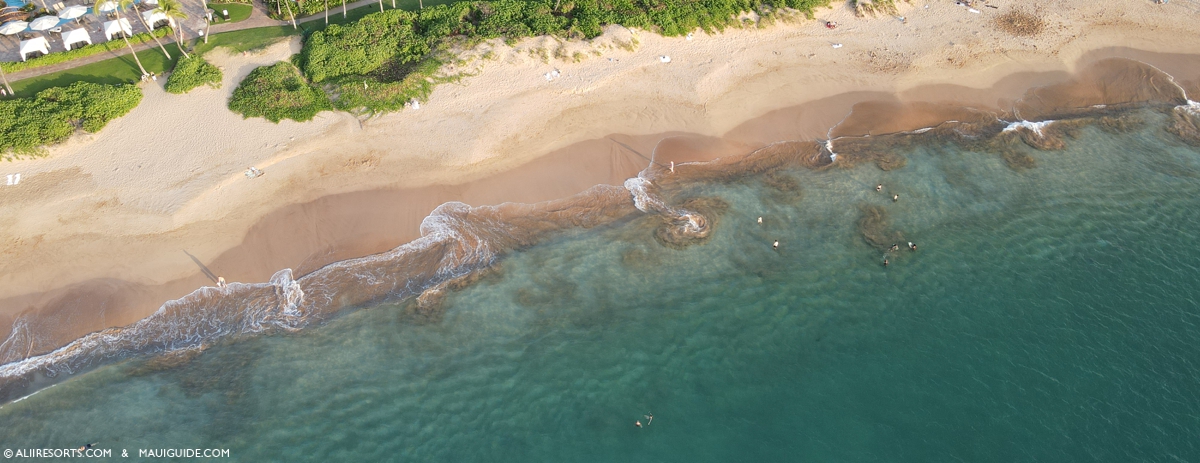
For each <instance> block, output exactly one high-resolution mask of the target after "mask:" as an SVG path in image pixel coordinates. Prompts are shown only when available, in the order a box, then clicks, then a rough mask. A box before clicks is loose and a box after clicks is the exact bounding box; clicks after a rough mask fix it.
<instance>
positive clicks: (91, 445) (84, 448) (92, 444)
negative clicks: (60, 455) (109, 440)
mask: <svg viewBox="0 0 1200 463" xmlns="http://www.w3.org/2000/svg"><path fill="white" fill-rule="evenodd" d="M97 444H99V442H92V443H90V444H88V445H84V446H82V447H79V451H80V452H83V451H86V450H87V449H90V448H92V447H95V446H96V445H97Z"/></svg>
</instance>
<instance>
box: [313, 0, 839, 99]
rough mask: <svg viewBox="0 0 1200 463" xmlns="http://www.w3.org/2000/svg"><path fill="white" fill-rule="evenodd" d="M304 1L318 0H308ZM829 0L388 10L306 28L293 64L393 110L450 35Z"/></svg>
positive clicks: (717, 24)
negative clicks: (322, 27)
mask: <svg viewBox="0 0 1200 463" xmlns="http://www.w3.org/2000/svg"><path fill="white" fill-rule="evenodd" d="M310 3H318V2H315V1H312V0H310ZM828 3H829V0H756V1H750V0H638V1H634V0H493V1H466V2H457V3H451V4H441V5H435V6H430V7H427V8H425V9H422V10H420V11H417V12H408V11H402V10H389V11H384V12H379V13H372V14H369V15H366V16H365V17H363V18H362V20H360V21H358V22H355V23H353V24H348V25H331V26H329V27H328V28H326V29H325V30H323V31H316V32H313V33H312V34H311V35H310V36H309V37H308V39H307V40H306V41H305V43H304V49H303V51H302V52H301V54H300V56H299V59H298V64H299V65H300V67H301V69H303V71H304V73H305V75H307V76H308V77H309V78H310V79H311V80H312V82H315V83H321V84H323V85H324V86H325V88H327V89H329V90H330V91H331V92H332V93H333V94H334V95H336V102H335V104H336V106H337V107H338V108H340V109H345V110H349V111H358V110H367V111H388V110H396V109H399V108H401V107H402V106H403V104H404V103H405V102H407V101H409V100H411V99H413V98H417V99H423V98H425V97H427V96H428V95H429V92H430V91H431V90H432V87H433V85H435V84H436V83H438V79H437V78H436V77H435V76H436V75H437V69H438V67H439V66H440V60H439V58H438V53H437V52H438V51H439V50H444V49H445V48H446V46H447V44H448V43H449V41H450V39H452V38H457V39H459V40H466V42H467V43H473V42H477V41H480V40H487V39H494V38H501V37H503V38H506V39H520V38H524V37H530V36H536V35H559V36H563V37H567V38H592V37H596V36H598V35H600V33H601V32H602V29H603V27H604V26H606V25H610V24H620V25H623V26H626V27H636V28H641V29H645V30H650V31H653V32H657V33H660V34H663V35H668V36H673V35H683V34H686V33H688V32H690V31H693V30H696V29H702V30H705V31H718V30H722V29H724V28H725V27H729V26H735V25H738V24H739V22H738V20H737V16H738V15H740V14H742V13H746V12H755V13H757V14H758V15H760V16H764V17H769V16H771V15H773V14H775V13H776V12H777V11H779V10H780V9H783V8H789V9H793V10H798V11H801V12H803V13H805V14H808V15H810V16H811V12H812V10H813V9H814V8H817V7H820V6H825V5H827V4H828Z"/></svg>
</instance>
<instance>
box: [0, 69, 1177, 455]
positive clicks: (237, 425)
mask: <svg viewBox="0 0 1200 463" xmlns="http://www.w3.org/2000/svg"><path fill="white" fill-rule="evenodd" d="M1106 65H1112V64H1111V63H1109V64H1106ZM1113 66H1115V65H1113ZM1101 68H1102V69H1103V66H1101ZM1114 69H1115V70H1114ZM1135 70H1137V69H1135ZM1108 72H1109V74H1105V75H1134V77H1137V78H1139V79H1142V80H1143V81H1148V82H1154V83H1156V84H1157V85H1153V86H1151V87H1152V88H1153V89H1154V90H1153V91H1148V90H1145V88H1143V87H1139V86H1136V85H1130V86H1128V88H1126V89H1124V90H1121V88H1124V87H1120V86H1113V87H1112V88H1108V89H1107V91H1109V92H1110V93H1108V94H1107V95H1105V97H1106V98H1107V99H1106V100H1103V101H1105V103H1096V102H1092V101H1091V100H1087V98H1085V96H1086V95H1085V94H1086V92H1082V93H1080V92H1081V91H1079V92H1076V93H1072V94H1071V95H1073V98H1076V100H1072V101H1075V102H1076V103H1079V102H1086V103H1087V104H1086V105H1084V106H1080V105H1079V104H1068V103H1069V102H1068V101H1067V100H1060V99H1055V98H1051V97H1050V96H1048V94H1046V93H1045V92H1046V90H1045V89H1041V90H1038V91H1035V92H1031V95H1037V96H1038V98H1036V99H1031V100H1030V101H1037V102H1038V104H1037V105H1034V104H1030V103H1022V104H1021V105H1018V106H1017V107H1016V108H1014V113H1013V114H1004V115H997V114H988V113H984V112H979V113H978V117H976V118H974V119H963V120H959V121H954V122H947V123H943V124H940V125H938V126H936V127H931V128H927V129H921V130H917V131H912V132H907V133H899V134H890V135H881V136H870V137H853V136H844V137H840V138H836V139H835V140H834V141H833V142H831V143H828V144H827V143H825V141H820V142H806V141H789V142H781V143H777V144H773V145H770V146H767V147H765V148H763V149H760V150H757V151H755V152H754V153H749V154H747V155H744V156H739V157H729V158H722V159H719V160H716V161H712V162H709V163H690V164H680V165H678V166H676V169H675V170H676V171H675V172H674V173H671V172H669V171H668V167H667V166H660V165H653V164H652V165H651V167H649V168H647V170H645V171H644V172H643V173H642V175H641V176H639V177H638V178H635V179H630V180H629V181H628V182H626V184H625V187H624V188H621V187H616V186H598V187H596V188H593V189H592V190H589V191H587V192H585V193H582V194H580V195H577V196H575V197H572V198H565V199H562V200H558V201H553V202H548V203H541V204H537V205H521V204H506V205H503V206H487V207H469V206H466V205H463V204H457V203H450V204H446V205H443V206H442V207H440V208H439V209H438V210H437V211H435V212H434V214H432V215H431V216H430V217H429V218H427V219H426V221H425V223H424V224H423V226H422V230H423V232H424V235H425V236H424V237H423V238H422V239H420V240H418V241H415V242H413V243H409V244H407V245H405V246H402V247H400V248H397V249H396V250H393V251H390V252H388V253H384V254H379V255H375V256H369V257H364V258H360V259H354V260H349V261H344V262H339V263H336V264H333V265H330V266H327V267H324V268H322V269H319V270H317V271H315V272H313V273H310V274H308V275H304V276H301V277H299V278H295V277H293V276H292V275H291V273H290V272H289V271H281V272H280V273H279V274H278V275H276V277H275V278H273V279H272V281H271V282H270V283H267V284H235V285H231V286H230V287H228V288H223V289H218V288H210V289H205V290H201V291H197V292H196V293H194V294H192V295H190V296H188V297H187V298H185V299H181V300H179V301H172V302H170V303H168V304H167V305H165V306H164V308H163V309H162V310H161V311H160V312H159V313H158V314H156V315H155V316H153V317H151V318H148V319H146V320H144V321H142V322H139V324H137V325H134V326H130V327H124V328H113V329H109V330H105V331H103V332H100V333H95V334H93V335H89V336H88V337H86V338H83V339H81V340H79V341H77V342H75V343H73V344H71V345H69V346H66V347H64V348H62V349H60V350H58V351H55V352H53V353H51V354H47V355H42V356H35V357H31V358H27V359H24V360H20V361H13V362H10V363H7V364H5V365H4V366H2V367H0V377H3V378H5V379H4V381H3V382H0V394H2V397H3V399H4V400H5V401H6V403H5V404H4V405H3V406H0V442H2V443H3V446H4V447H6V448H12V449H23V448H75V447H78V446H79V445H82V444H85V443H89V442H99V443H100V445H99V447H101V448H112V449H118V450H117V451H116V452H114V453H116V454H119V449H129V450H131V451H132V450H135V449H139V448H228V449H230V451H231V456H232V457H233V458H235V459H237V460H239V461H384V460H386V461H462V462H465V461H488V462H496V461H522V462H528V461H575V462H578V461H598V462H599V461H604V462H610V461H656V462H658V461H680V462H697V461H714V462H715V461H721V462H724V461H913V462H928V461H976V462H986V461H995V462H1011V461H1035V460H1036V461H1121V462H1125V461H1172V460H1178V461H1192V460H1198V459H1200V445H1198V444H1197V441H1196V438H1195V437H1196V436H1197V435H1200V418H1198V417H1200V365H1198V364H1197V360H1196V359H1200V343H1197V342H1196V341H1197V339H1200V303H1198V302H1197V301H1200V285H1198V284H1197V283H1200V265H1198V264H1197V263H1198V262H1200V248H1198V247H1197V246H1195V242H1196V239H1197V237H1198V236H1200V233H1198V232H1197V230H1200V214H1197V213H1196V211H1200V137H1197V133H1198V132H1200V131H1198V130H1197V127H1200V105H1198V104H1196V103H1194V102H1191V101H1189V100H1188V99H1187V96H1186V95H1185V94H1183V91H1182V89H1181V88H1177V87H1178V86H1176V87H1170V86H1169V85H1162V83H1163V82H1167V81H1168V80H1169V79H1168V80H1164V79H1166V78H1164V77H1163V76H1160V75H1157V74H1154V73H1152V72H1149V71H1146V70H1144V69H1142V70H1139V71H1138V72H1133V71H1130V70H1129V69H1128V68H1120V67H1114V68H1113V69H1109V70H1108ZM1114 73H1116V74H1114ZM1085 80H1086V79H1085ZM1086 84H1087V82H1086V81H1085V82H1084V83H1082V84H1081V83H1078V82H1077V83H1075V85H1076V86H1075V87H1071V88H1072V89H1076V90H1077V89H1079V88H1086V87H1087V85H1086ZM1076 90H1072V91H1076ZM1118 90H1120V92H1118ZM1064 91H1065V90H1064ZM1039 92H1040V93H1039ZM1022 117H1025V118H1028V120H1026V119H1023V118H1022ZM877 184H882V185H883V190H882V191H878V192H877V191H876V189H875V186H876V185H877ZM894 197H896V199H893V198H894ZM758 217H762V218H763V220H762V222H761V223H760V222H759V221H758V220H757V218H758ZM775 241H778V242H779V243H780V245H779V247H778V249H773V248H772V243H773V242H775ZM908 241H912V242H914V243H917V244H918V245H919V250H918V251H912V250H909V249H908V248H907V242H908ZM892 244H898V245H899V248H900V249H899V250H895V251H893V250H891V245H892ZM885 258H887V259H888V260H889V265H888V266H887V267H884V266H882V265H880V264H881V262H882V261H883V259H885ZM17 334H19V333H17ZM14 336H16V335H14ZM14 339H16V340H15V341H14ZM19 340H20V339H19V338H10V339H9V340H8V341H6V344H4V345H0V354H4V355H12V354H11V352H9V351H11V350H12V349H16V348H15V347H13V346H14V345H16V344H18V343H17V341H19ZM4 358H10V357H4ZM85 371H86V373H84V372H85ZM68 377H69V379H65V378H68ZM31 393H33V395H29V394H31ZM651 412H652V413H653V414H654V417H655V418H654V421H653V423H652V424H650V425H648V426H644V427H641V428H637V427H634V425H633V423H634V420H637V419H641V418H642V417H643V415H645V414H648V413H651Z"/></svg>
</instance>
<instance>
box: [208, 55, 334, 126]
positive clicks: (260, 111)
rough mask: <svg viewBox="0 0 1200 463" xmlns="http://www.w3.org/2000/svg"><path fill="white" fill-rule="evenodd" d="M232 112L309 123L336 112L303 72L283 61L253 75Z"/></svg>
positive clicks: (237, 96)
mask: <svg viewBox="0 0 1200 463" xmlns="http://www.w3.org/2000/svg"><path fill="white" fill-rule="evenodd" d="M229 109H230V110H232V111H234V112H236V113H240V114H241V115H243V116H245V117H264V118H266V119H267V120H269V121H271V122H279V121H281V120H283V119H292V120H296V121H301V122H303V121H307V120H310V119H312V118H313V116H316V115H317V113H319V112H321V111H326V110H331V109H333V104H332V103H331V102H330V101H329V96H328V95H326V94H325V92H324V91H322V90H321V89H319V88H316V87H314V86H312V85H311V84H309V83H308V80H307V79H305V78H304V76H303V75H302V74H300V70H299V69H296V66H294V65H292V63H289V62H286V61H283V62H279V63H275V64H274V65H271V66H263V67H260V68H258V69H255V70H253V71H251V72H250V75H248V76H246V78H245V79H244V80H242V83H241V84H240V85H238V88H237V89H235V90H234V91H233V96H232V97H230V99H229Z"/></svg>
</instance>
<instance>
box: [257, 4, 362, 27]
mask: <svg viewBox="0 0 1200 463" xmlns="http://www.w3.org/2000/svg"><path fill="white" fill-rule="evenodd" d="M279 1H280V2H283V6H286V7H287V9H288V17H289V18H292V29H295V28H296V15H295V14H293V13H292V4H291V3H288V2H290V1H292V0H279ZM379 1H383V0H379ZM276 8H278V6H276Z"/></svg>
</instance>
